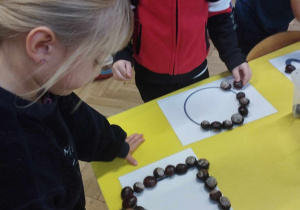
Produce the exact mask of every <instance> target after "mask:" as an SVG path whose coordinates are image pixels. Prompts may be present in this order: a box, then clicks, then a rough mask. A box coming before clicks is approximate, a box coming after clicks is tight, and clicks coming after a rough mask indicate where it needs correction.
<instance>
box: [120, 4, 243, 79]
mask: <svg viewBox="0 0 300 210" xmlns="http://www.w3.org/2000/svg"><path fill="white" fill-rule="evenodd" d="M230 12H231V8H230V0H209V1H207V0H162V1H153V0H139V2H138V4H137V6H136V8H135V12H134V14H135V30H134V34H133V53H134V59H135V60H136V61H137V63H138V64H139V65H140V66H142V67H143V69H147V70H149V71H151V72H153V73H157V74H168V75H171V76H176V75H180V74H187V73H189V72H191V71H193V70H194V69H196V68H197V67H199V66H200V65H201V64H203V63H204V62H205V61H206V57H207V54H208V51H209V41H208V34H207V28H209V27H210V28H211V29H210V28H209V29H210V30H209V31H212V33H210V37H211V38H212V40H213V42H214V44H215V46H216V47H217V48H218V50H219V53H220V57H221V59H222V60H223V61H224V62H225V63H226V65H227V67H228V68H229V70H232V69H233V68H234V67H236V66H238V65H239V64H241V63H243V62H244V61H245V59H244V58H242V55H241V53H240V50H239V49H238V48H237V41H236V37H235V32H234V30H233V27H232V24H231V19H230ZM230 45H232V46H230ZM126 51H127V52H130V50H128V49H124V50H123V51H121V52H119V53H118V54H117V55H116V59H115V60H120V59H126V60H128V57H127V58H125V57H126V56H125V55H124V52H126Z"/></svg>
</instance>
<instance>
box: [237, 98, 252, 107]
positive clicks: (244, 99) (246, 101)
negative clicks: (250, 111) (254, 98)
mask: <svg viewBox="0 0 300 210" xmlns="http://www.w3.org/2000/svg"><path fill="white" fill-rule="evenodd" d="M239 102H240V104H241V106H248V105H249V104H250V100H249V99H248V98H245V97H244V98H241V99H240V100H239Z"/></svg>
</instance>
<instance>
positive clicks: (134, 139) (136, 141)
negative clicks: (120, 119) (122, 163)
mask: <svg viewBox="0 0 300 210" xmlns="http://www.w3.org/2000/svg"><path fill="white" fill-rule="evenodd" d="M125 141H126V142H127V143H128V144H129V153H128V155H127V156H126V158H125V159H126V160H127V161H128V163H130V164H131V165H135V166H136V165H137V164H138V163H137V161H136V160H135V159H134V158H133V157H132V156H131V153H132V152H134V151H135V149H136V148H137V147H138V146H139V145H140V144H141V143H142V142H144V141H145V139H144V138H143V134H137V133H135V134H132V135H131V136H128V137H127V138H126V140H125Z"/></svg>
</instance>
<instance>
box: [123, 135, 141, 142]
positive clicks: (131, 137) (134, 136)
mask: <svg viewBox="0 0 300 210" xmlns="http://www.w3.org/2000/svg"><path fill="white" fill-rule="evenodd" d="M142 137H143V134H137V133H135V134H132V135H130V136H128V137H127V138H126V140H125V141H126V142H129V141H135V140H137V139H140V138H142Z"/></svg>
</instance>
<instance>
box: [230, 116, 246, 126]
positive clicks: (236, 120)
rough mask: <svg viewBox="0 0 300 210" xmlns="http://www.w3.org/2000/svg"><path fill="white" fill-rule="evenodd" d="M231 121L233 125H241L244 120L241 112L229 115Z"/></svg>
mask: <svg viewBox="0 0 300 210" xmlns="http://www.w3.org/2000/svg"><path fill="white" fill-rule="evenodd" d="M231 121H232V123H233V124H235V125H241V124H243V122H244V117H243V116H242V115H241V114H239V113H236V114H234V115H232V116H231Z"/></svg>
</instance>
